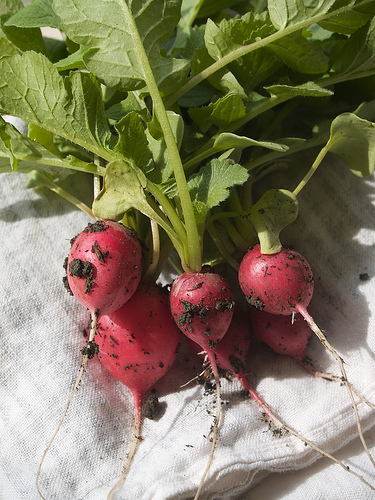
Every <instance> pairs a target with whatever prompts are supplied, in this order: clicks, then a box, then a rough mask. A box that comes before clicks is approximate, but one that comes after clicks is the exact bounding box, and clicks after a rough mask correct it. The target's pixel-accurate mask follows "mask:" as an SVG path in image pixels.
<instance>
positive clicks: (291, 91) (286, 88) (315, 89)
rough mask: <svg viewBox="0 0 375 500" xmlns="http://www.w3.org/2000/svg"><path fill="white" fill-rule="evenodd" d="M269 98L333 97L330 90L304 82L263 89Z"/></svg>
mask: <svg viewBox="0 0 375 500" xmlns="http://www.w3.org/2000/svg"><path fill="white" fill-rule="evenodd" d="M265 89H266V90H267V92H269V93H270V95H271V96H275V97H281V96H290V97H298V96H301V97H325V96H331V95H333V92H332V91H331V90H328V89H326V88H324V87H321V86H320V85H317V84H316V83H314V82H306V83H302V84H301V85H270V86H268V87H265Z"/></svg>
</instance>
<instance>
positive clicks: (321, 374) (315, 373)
mask: <svg viewBox="0 0 375 500" xmlns="http://www.w3.org/2000/svg"><path fill="white" fill-rule="evenodd" d="M298 362H299V364H300V365H301V366H302V367H303V368H304V369H305V370H307V371H308V372H309V373H310V374H311V375H313V376H314V377H320V378H324V379H326V380H330V381H332V382H338V383H339V384H341V385H349V386H350V388H351V390H352V391H353V393H354V394H355V395H356V396H357V398H359V399H360V400H361V401H363V402H364V403H365V404H366V405H367V406H369V407H370V408H371V409H372V410H375V404H373V403H371V402H370V401H369V400H368V399H366V398H365V397H364V396H362V394H361V393H360V392H359V391H357V389H356V388H355V387H354V386H353V385H352V384H351V383H350V382H349V381H348V380H344V379H343V377H338V376H337V375H333V374H332V373H326V372H320V371H318V370H315V369H314V368H313V367H312V366H310V365H308V364H306V363H304V362H303V361H301V362H300V361H298Z"/></svg>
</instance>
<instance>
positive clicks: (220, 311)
mask: <svg viewBox="0 0 375 500" xmlns="http://www.w3.org/2000/svg"><path fill="white" fill-rule="evenodd" d="M170 307H171V312H172V315H173V318H174V321H175V323H176V325H177V326H178V327H179V329H180V330H181V331H182V332H183V333H184V334H185V335H186V336H187V337H188V338H189V339H191V340H193V341H194V342H196V343H197V344H198V345H199V346H200V348H201V350H202V351H204V352H205V354H206V356H207V358H208V361H209V364H210V366H211V369H212V372H213V374H214V377H215V383H216V396H217V401H216V407H217V414H216V417H215V423H214V428H213V438H212V448H211V454H210V457H209V462H208V465H207V467H206V469H205V471H204V473H203V476H202V479H201V482H200V485H199V487H198V490H197V493H196V495H195V499H197V498H198V497H199V495H200V492H201V490H202V488H203V484H204V480H205V477H206V475H207V473H208V471H209V468H210V466H211V463H212V459H213V454H214V451H215V446H216V441H217V432H218V425H219V421H220V414H221V395H220V394H221V393H220V378H219V372H218V369H217V363H216V357H215V354H214V350H215V348H216V347H217V346H218V345H219V344H220V342H221V341H222V339H223V337H224V336H225V334H226V332H227V330H228V328H229V326H230V323H231V321H232V317H233V307H234V301H233V295H232V292H231V289H230V287H229V285H228V283H227V282H226V281H225V280H224V278H222V277H221V276H220V275H219V274H216V273H210V272H207V273H202V272H200V273H183V274H181V275H180V276H179V277H178V278H176V280H175V281H174V282H173V285H172V288H171V291H170Z"/></svg>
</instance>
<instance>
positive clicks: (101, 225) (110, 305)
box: [67, 220, 142, 315]
mask: <svg viewBox="0 0 375 500" xmlns="http://www.w3.org/2000/svg"><path fill="white" fill-rule="evenodd" d="M141 272H142V250H141V245H140V243H139V241H138V240H137V238H136V237H135V236H134V235H133V233H132V232H131V231H130V229H128V228H127V227H124V226H123V225H121V224H118V223H117V222H112V221H102V220H100V221H97V222H95V223H93V224H88V226H87V227H86V228H85V229H84V230H83V231H82V232H81V233H80V234H79V235H78V236H77V237H76V238H75V239H74V240H73V243H72V246H71V249H70V252H69V256H68V260H67V282H68V284H69V288H70V290H71V292H72V293H73V295H74V296H75V297H76V299H77V300H78V301H79V302H80V303H81V304H82V305H84V306H85V307H87V309H89V310H90V312H93V311H95V310H97V309H98V310H99V313H100V314H101V315H102V314H109V313H111V312H113V311H115V310H116V309H118V308H119V307H121V306H122V305H124V304H125V302H127V300H128V299H129V298H130V297H131V296H132V295H133V293H134V292H135V290H136V289H137V286H138V283H139V281H140V278H141Z"/></svg>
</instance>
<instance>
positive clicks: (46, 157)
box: [0, 117, 104, 178]
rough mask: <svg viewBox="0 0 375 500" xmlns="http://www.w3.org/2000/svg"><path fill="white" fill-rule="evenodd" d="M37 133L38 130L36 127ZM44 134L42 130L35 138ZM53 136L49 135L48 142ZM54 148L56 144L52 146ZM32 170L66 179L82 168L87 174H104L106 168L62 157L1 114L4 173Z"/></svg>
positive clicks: (1, 167) (0, 150)
mask: <svg viewBox="0 0 375 500" xmlns="http://www.w3.org/2000/svg"><path fill="white" fill-rule="evenodd" d="M34 132H35V130H34ZM36 135H38V136H39V137H41V136H42V135H43V133H42V131H39V132H38V134H34V137H36ZM49 139H50V136H48V135H47V136H45V137H44V140H45V143H46V145H47V143H48V142H49ZM51 147H52V146H51ZM12 170H13V171H14V170H17V171H18V172H24V173H26V172H31V171H32V170H38V171H41V172H46V173H50V174H53V175H54V176H57V177H59V178H63V177H65V176H67V175H69V174H71V173H72V170H79V171H82V172H87V173H95V174H97V173H101V172H102V173H104V169H103V168H101V167H97V166H96V165H94V164H93V163H87V162H84V161H81V160H78V159H77V158H74V157H66V158H62V157H61V156H58V155H57V154H55V153H54V152H52V151H50V150H49V149H47V148H46V147H44V146H43V145H42V144H39V143H38V142H36V141H35V140H32V139H30V138H28V137H26V136H25V135H23V134H21V133H20V132H19V131H18V130H17V129H16V128H15V127H13V125H11V124H10V123H6V122H5V121H4V120H3V119H2V118H1V117H0V172H10V171H12Z"/></svg>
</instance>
